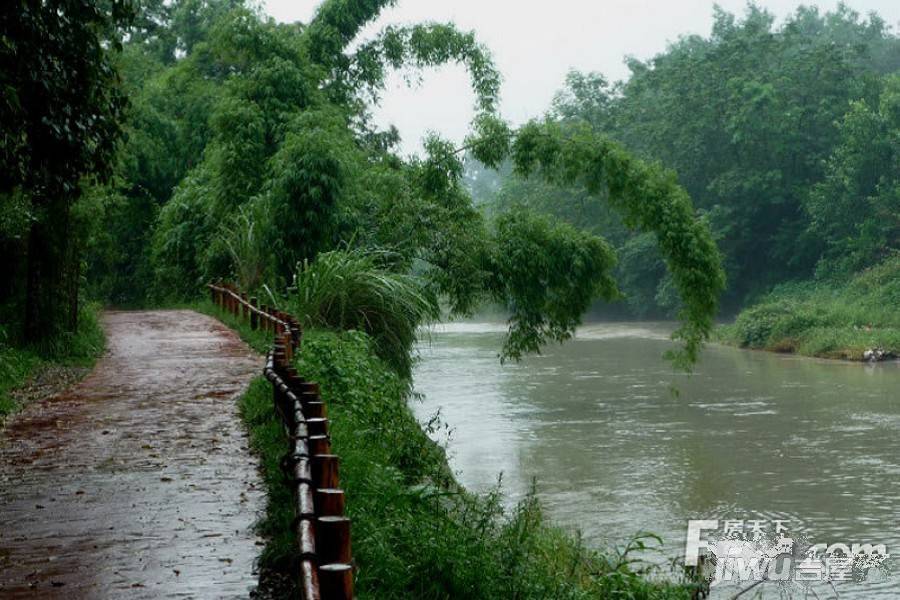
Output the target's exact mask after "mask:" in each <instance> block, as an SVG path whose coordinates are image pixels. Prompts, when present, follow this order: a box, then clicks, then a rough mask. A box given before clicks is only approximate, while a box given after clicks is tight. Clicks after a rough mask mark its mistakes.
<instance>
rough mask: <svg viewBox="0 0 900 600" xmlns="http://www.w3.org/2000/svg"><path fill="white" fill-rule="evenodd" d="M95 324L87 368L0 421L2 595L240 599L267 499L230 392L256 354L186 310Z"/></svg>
mask: <svg viewBox="0 0 900 600" xmlns="http://www.w3.org/2000/svg"><path fill="white" fill-rule="evenodd" d="M103 321H104V327H105V329H106V332H107V342H108V351H107V355H106V356H104V357H103V358H102V359H101V360H100V361H99V362H98V363H97V366H96V368H95V369H94V371H93V372H92V373H91V374H90V375H88V376H87V377H86V378H85V379H84V380H83V381H82V382H81V383H79V384H78V385H76V386H75V387H74V388H72V389H71V390H69V391H68V392H66V393H64V394H63V395H61V396H56V397H54V398H50V399H48V400H45V401H42V402H36V403H34V404H32V405H30V406H28V407H27V408H26V409H25V410H24V411H23V412H22V413H21V414H19V415H18V416H16V417H14V418H13V419H12V420H11V421H10V422H9V423H8V424H7V426H6V429H5V430H3V431H0V598H4V599H5V598H20V597H22V598H68V599H73V598H160V597H167V598H172V597H179V598H235V597H244V598H246V597H247V596H248V591H249V590H250V589H251V588H253V587H254V585H255V582H256V577H255V575H254V572H253V561H254V559H255V558H256V556H257V555H258V554H259V551H260V550H261V545H260V544H261V542H260V540H259V539H258V538H257V537H256V536H255V535H254V533H253V531H252V524H253V522H254V520H255V519H256V517H257V515H258V513H259V512H261V511H262V510H263V506H264V496H263V488H262V482H261V481H260V478H259V475H258V473H257V472H256V461H255V460H254V458H253V457H252V456H251V455H250V453H249V451H248V448H247V439H246V436H245V433H244V431H243V430H242V428H241V425H240V420H239V417H238V415H237V410H236V406H235V404H236V403H235V399H236V396H237V395H238V394H239V393H240V392H241V391H242V390H243V388H244V386H246V384H247V382H248V381H249V380H250V379H251V377H252V376H253V375H254V374H256V373H257V372H259V371H260V369H261V368H262V361H261V359H259V358H258V357H256V356H255V355H253V354H252V353H251V352H250V350H249V349H248V348H247V346H245V345H244V344H243V343H242V342H241V341H240V340H239V339H238V338H237V336H236V335H235V334H234V333H232V332H231V331H230V330H228V329H226V328H225V327H223V326H222V325H221V324H219V323H218V322H217V321H215V320H214V319H212V318H210V317H206V316H203V315H199V314H197V313H194V312H191V311H151V312H110V313H106V314H105V316H104V319H103Z"/></svg>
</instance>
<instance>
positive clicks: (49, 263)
mask: <svg viewBox="0 0 900 600" xmlns="http://www.w3.org/2000/svg"><path fill="white" fill-rule="evenodd" d="M45 206H46V209H45V212H44V214H43V215H41V218H38V219H37V220H36V221H35V222H34V223H32V225H31V229H30V231H29V235H28V273H27V276H26V277H27V281H26V292H25V326H24V334H25V341H26V342H30V343H34V344H38V345H42V344H43V343H45V342H47V341H49V340H51V339H53V338H54V337H55V336H57V335H59V334H60V333H62V332H63V331H65V330H70V331H71V330H72V327H71V326H72V325H73V323H72V320H71V315H72V314H73V313H72V311H71V309H72V306H71V305H72V296H71V293H70V292H69V289H70V288H69V285H70V282H69V281H68V277H67V275H70V272H71V269H70V268H67V267H68V266H69V265H68V264H67V263H69V261H70V260H71V257H72V255H73V254H74V252H73V250H72V248H71V242H72V240H71V234H70V227H69V203H68V202H67V201H65V200H55V201H51V202H49V203H47V204H46V205H45ZM75 285H76V286H77V279H76V282H75ZM76 289H77V288H76ZM75 300H76V305H75V310H76V313H75V314H76V315H77V293H76V295H75Z"/></svg>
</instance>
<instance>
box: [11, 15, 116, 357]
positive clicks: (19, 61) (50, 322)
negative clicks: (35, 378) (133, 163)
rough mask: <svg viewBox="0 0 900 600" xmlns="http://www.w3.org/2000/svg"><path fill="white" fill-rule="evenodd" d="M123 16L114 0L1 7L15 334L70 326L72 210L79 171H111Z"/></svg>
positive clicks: (74, 267)
mask: <svg viewBox="0 0 900 600" xmlns="http://www.w3.org/2000/svg"><path fill="white" fill-rule="evenodd" d="M131 17H132V10H131V4H130V3H129V2H125V1H121V0H113V1H111V2H106V1H105V2H98V1H96V0H61V1H59V2H52V3H46V2H32V1H30V0H13V1H10V2H5V3H4V4H3V5H2V7H0V39H2V44H0V62H2V64H3V69H2V72H0V89H2V95H0V206H2V207H3V208H4V209H7V208H10V209H12V210H11V211H10V214H9V216H8V217H7V216H4V218H3V223H2V227H0V251H2V252H3V254H4V255H5V256H7V257H8V258H11V259H12V260H11V261H7V262H10V263H12V264H11V265H10V266H4V267H2V268H0V281H2V282H3V285H2V286H0V305H2V306H3V307H4V310H7V311H9V313H8V314H9V315H10V319H9V320H10V321H13V322H14V323H16V324H17V327H16V331H10V334H11V335H13V336H14V337H15V338H24V339H25V340H27V341H30V342H35V343H38V342H47V341H49V340H51V339H52V338H53V337H54V336H57V335H60V334H62V333H64V332H72V331H74V330H75V328H76V325H77V324H76V322H75V321H76V319H77V315H78V311H77V306H78V283H79V267H80V256H79V250H80V244H81V242H82V241H83V240H82V239H80V237H79V235H78V234H79V232H78V231H77V228H76V227H75V226H74V225H73V224H72V223H71V221H70V209H71V208H72V205H73V203H74V202H75V201H76V200H77V198H78V195H79V191H80V185H81V183H82V179H83V178H97V179H104V178H106V177H108V176H109V175H110V174H111V172H112V167H113V164H114V156H115V145H116V143H117V141H118V139H119V137H120V135H121V130H122V128H121V123H120V119H121V116H122V112H123V109H124V106H125V102H126V101H125V95H124V93H123V92H122V90H121V87H120V86H119V79H118V74H117V71H116V69H115V65H114V59H113V56H114V54H115V53H116V52H117V51H118V50H120V49H121V32H120V30H119V27H121V26H123V25H125V24H127V22H128V21H129V20H130V18H131ZM26 230H27V235H26ZM7 235H9V237H7ZM26 240H27V241H26Z"/></svg>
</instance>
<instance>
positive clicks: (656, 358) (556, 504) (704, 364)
mask: <svg viewBox="0 0 900 600" xmlns="http://www.w3.org/2000/svg"><path fill="white" fill-rule="evenodd" d="M671 329H672V328H671V325H669V324H648V323H639V324H624V323H614V324H595V325H590V326H587V327H584V328H583V329H581V330H579V334H578V336H577V338H576V339H575V340H573V341H572V342H569V343H567V344H565V345H563V346H556V347H551V348H548V349H547V350H546V351H545V353H544V354H543V355H542V356H537V357H530V358H528V359H526V360H524V361H523V362H522V363H520V364H505V365H501V364H500V362H499V360H498V359H497V352H498V349H499V348H500V344H501V339H502V335H503V331H504V327H503V325H497V324H473V323H460V324H449V325H443V326H441V327H440V328H438V329H437V330H436V331H435V332H433V333H432V335H431V340H430V342H429V343H423V344H422V346H421V354H422V360H421V362H420V364H419V365H418V367H417V369H416V373H415V382H416V389H417V391H419V392H421V393H422V394H424V399H423V400H422V401H421V402H419V403H416V404H415V406H414V408H415V410H416V413H417V415H418V416H419V418H420V419H425V418H427V417H429V416H431V415H433V414H434V413H435V412H436V411H437V410H438V409H440V411H441V415H442V418H443V420H444V421H445V422H446V423H447V425H448V426H449V427H450V428H451V430H452V433H451V435H450V442H449V451H450V456H451V464H452V466H453V468H454V469H455V470H456V471H457V472H458V474H459V478H460V480H461V481H462V483H463V484H465V485H466V486H468V487H469V488H471V489H475V490H486V489H488V488H490V487H491V486H493V485H494V484H496V482H497V477H498V475H499V474H500V473H501V472H502V473H503V486H504V488H505V490H506V492H507V494H508V495H509V497H510V501H514V500H515V499H516V498H518V497H521V495H522V494H524V493H525V492H527V490H528V489H529V487H530V485H531V481H532V478H537V483H538V493H539V495H540V497H541V499H542V500H543V501H544V504H545V505H546V506H547V508H548V510H549V512H550V514H551V515H552V516H553V517H554V519H555V520H556V521H557V522H558V523H560V524H563V525H565V526H567V527H570V528H573V529H575V528H577V529H580V530H581V531H582V532H583V533H584V535H585V539H586V540H587V541H588V542H589V543H592V544H597V545H606V544H610V543H617V542H621V541H623V540H624V539H626V538H629V537H631V536H632V535H633V534H635V533H636V532H638V531H647V530H649V531H653V532H655V533H658V534H660V535H662V536H663V537H664V538H665V540H666V552H667V554H668V555H670V556H675V555H677V554H679V553H683V540H684V535H685V529H686V523H685V522H686V520H687V519H690V518H694V519H700V518H703V519H709V518H720V519H724V518H734V519H766V520H770V521H774V520H775V519H780V520H787V521H789V524H790V528H791V532H792V533H799V534H805V535H806V536H807V537H808V538H809V539H811V540H813V541H815V542H873V543H884V544H887V548H888V551H889V552H900V531H898V521H900V507H898V505H897V502H896V500H897V498H898V497H900V477H898V475H900V405H898V391H900V364H898V363H890V364H881V365H877V366H863V365H859V364H854V363H843V362H831V361H820V360H814V359H807V358H800V357H793V356H783V355H774V354H769V353H762V352H748V351H742V350H737V349H733V348H727V347H721V346H709V347H708V348H707V349H706V350H705V351H704V353H703V356H702V358H701V363H700V364H699V365H698V366H697V368H696V370H695V373H694V374H693V376H686V375H683V374H677V373H674V372H673V371H672V368H671V366H670V365H669V364H668V363H666V362H665V361H663V360H662V359H661V356H662V354H663V352H664V351H665V350H666V349H668V348H670V347H671V346H672V343H671V342H670V341H668V334H669V332H670V331H671ZM672 386H674V387H675V388H677V390H678V391H679V394H678V395H677V396H676V395H673V393H672V391H671V390H672ZM486 456H487V457H491V460H489V461H486V460H485V457H486ZM895 585H896V584H895V583H893V581H884V580H882V581H880V582H875V583H872V582H870V583H867V584H860V585H853V586H848V587H846V590H847V591H842V592H841V597H842V598H843V597H851V596H852V597H875V596H879V597H894V592H893V590H894V587H895ZM851 587H852V589H851ZM859 594H861V595H859Z"/></svg>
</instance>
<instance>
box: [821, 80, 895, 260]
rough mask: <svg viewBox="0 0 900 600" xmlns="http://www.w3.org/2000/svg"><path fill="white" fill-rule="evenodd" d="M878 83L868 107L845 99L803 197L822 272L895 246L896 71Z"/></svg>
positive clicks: (878, 257) (871, 257)
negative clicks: (820, 244)
mask: <svg viewBox="0 0 900 600" xmlns="http://www.w3.org/2000/svg"><path fill="white" fill-rule="evenodd" d="M884 85H885V88H884V91H883V92H882V94H881V97H880V98H879V99H878V101H877V102H875V103H874V106H872V105H870V104H869V103H867V102H865V101H863V100H860V101H856V102H854V103H852V104H851V106H850V110H849V111H848V112H847V114H846V115H844V117H843V119H842V120H841V122H840V124H839V132H840V142H839V144H838V145H837V147H836V148H835V150H834V152H833V153H832V155H831V157H830V158H829V159H828V163H827V165H828V173H827V175H826V176H825V179H824V180H823V181H821V182H820V183H818V184H816V185H815V186H814V187H813V188H812V190H811V192H810V194H809V197H808V199H807V202H806V209H807V211H808V212H809V215H810V219H811V223H810V230H811V232H812V233H814V234H815V235H816V236H818V237H820V238H821V239H823V240H824V241H825V243H826V248H825V252H824V255H823V258H822V260H821V261H820V264H819V272H820V273H821V274H823V275H833V274H837V275H847V274H849V273H852V272H854V271H856V270H859V269H861V268H864V267H866V266H868V265H871V264H873V263H877V262H879V261H880V260H882V259H884V257H886V256H888V255H889V254H890V253H891V252H893V251H896V250H900V76H893V77H889V78H887V79H885V81H884Z"/></svg>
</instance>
